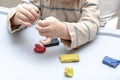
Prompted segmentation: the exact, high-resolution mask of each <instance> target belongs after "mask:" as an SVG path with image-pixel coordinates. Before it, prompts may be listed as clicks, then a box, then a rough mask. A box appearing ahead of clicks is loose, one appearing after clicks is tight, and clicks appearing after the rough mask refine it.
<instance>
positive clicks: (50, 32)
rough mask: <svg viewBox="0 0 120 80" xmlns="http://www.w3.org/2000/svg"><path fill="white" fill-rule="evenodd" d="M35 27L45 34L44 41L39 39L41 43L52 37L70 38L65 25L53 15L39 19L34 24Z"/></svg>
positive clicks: (48, 40) (41, 33)
mask: <svg viewBox="0 0 120 80" xmlns="http://www.w3.org/2000/svg"><path fill="white" fill-rule="evenodd" d="M36 29H37V30H38V31H39V34H40V35H42V36H46V37H47V39H46V40H45V41H41V43H43V44H48V43H50V41H51V40H52V39H54V38H57V37H59V38H62V39H70V36H69V34H68V32H67V29H66V26H65V24H64V23H62V22H61V21H59V20H57V19H56V18H54V17H48V18H46V19H45V20H40V21H39V22H38V24H37V25H36Z"/></svg>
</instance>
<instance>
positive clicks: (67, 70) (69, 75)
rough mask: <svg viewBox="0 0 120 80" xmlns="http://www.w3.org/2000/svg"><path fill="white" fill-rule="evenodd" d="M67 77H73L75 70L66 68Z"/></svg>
mask: <svg viewBox="0 0 120 80" xmlns="http://www.w3.org/2000/svg"><path fill="white" fill-rule="evenodd" d="M64 73H65V76H67V77H72V76H73V68H69V67H65V72H64Z"/></svg>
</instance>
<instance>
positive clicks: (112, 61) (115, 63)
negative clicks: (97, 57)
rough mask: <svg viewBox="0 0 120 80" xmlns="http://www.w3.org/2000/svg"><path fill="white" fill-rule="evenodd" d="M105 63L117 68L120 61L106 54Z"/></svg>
mask: <svg viewBox="0 0 120 80" xmlns="http://www.w3.org/2000/svg"><path fill="white" fill-rule="evenodd" d="M102 62H103V63H104V64H106V65H108V66H110V67H113V68H116V67H117V66H118V65H119V63H120V61H119V60H116V59H113V58H110V57H108V56H105V57H104V59H103V61H102Z"/></svg>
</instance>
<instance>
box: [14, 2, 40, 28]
mask: <svg viewBox="0 0 120 80" xmlns="http://www.w3.org/2000/svg"><path fill="white" fill-rule="evenodd" d="M16 10H17V11H16V13H15V15H14V17H13V19H12V23H13V24H14V25H23V26H31V24H32V23H33V22H34V21H36V20H37V18H38V17H39V13H40V12H39V9H38V8H37V7H35V6H33V5H31V4H27V3H23V4H20V5H18V6H17V7H16Z"/></svg>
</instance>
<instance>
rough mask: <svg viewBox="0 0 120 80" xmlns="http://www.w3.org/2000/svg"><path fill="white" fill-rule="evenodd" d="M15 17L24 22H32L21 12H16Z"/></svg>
mask: <svg viewBox="0 0 120 80" xmlns="http://www.w3.org/2000/svg"><path fill="white" fill-rule="evenodd" d="M16 17H17V18H19V19H21V20H22V21H25V22H32V21H31V20H30V19H29V18H28V17H27V16H25V15H24V14H21V13H16Z"/></svg>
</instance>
